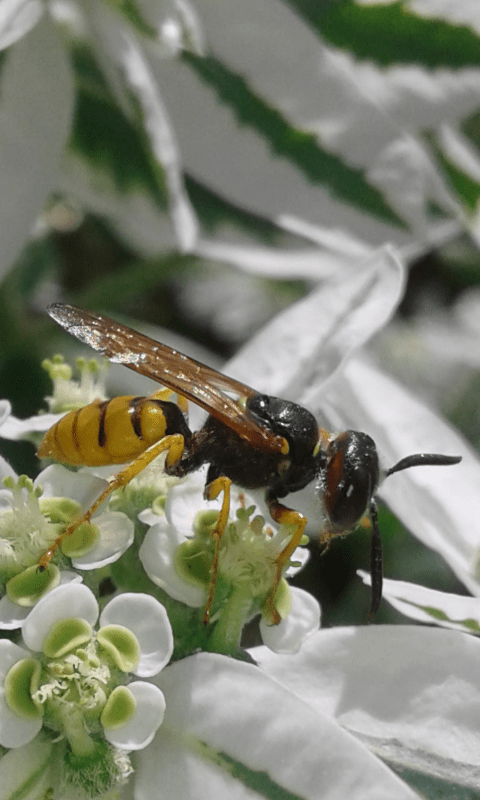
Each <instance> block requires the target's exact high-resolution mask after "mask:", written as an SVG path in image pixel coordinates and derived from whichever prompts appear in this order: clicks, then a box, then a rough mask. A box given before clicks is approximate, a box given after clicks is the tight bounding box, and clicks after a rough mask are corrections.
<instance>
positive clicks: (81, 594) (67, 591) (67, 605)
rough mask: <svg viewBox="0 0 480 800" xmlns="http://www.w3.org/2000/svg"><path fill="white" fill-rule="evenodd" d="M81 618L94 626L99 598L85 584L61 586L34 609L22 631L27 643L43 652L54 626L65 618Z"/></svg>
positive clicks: (33, 648)
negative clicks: (45, 642)
mask: <svg viewBox="0 0 480 800" xmlns="http://www.w3.org/2000/svg"><path fill="white" fill-rule="evenodd" d="M69 617H80V618H81V619H84V620H86V621H87V622H88V623H89V624H90V625H94V624H95V622H96V621H97V617H98V603H97V601H96V599H95V595H94V594H93V592H91V591H90V589H88V588H87V587H86V586H84V585H83V584H82V583H68V584H67V585H66V586H57V587H56V589H52V591H51V592H48V594H46V595H45V597H42V598H41V600H39V601H38V603H37V604H36V606H34V608H32V610H31V611H30V614H29V615H28V617H27V619H26V620H25V622H24V624H23V628H22V633H23V638H24V640H25V644H26V645H27V646H28V647H30V648H31V649H32V650H37V651H40V650H41V649H42V645H43V640H44V638H45V636H46V634H47V633H48V631H49V630H50V628H51V626H52V625H53V624H54V623H55V622H58V621H59V620H61V619H67V618H69Z"/></svg>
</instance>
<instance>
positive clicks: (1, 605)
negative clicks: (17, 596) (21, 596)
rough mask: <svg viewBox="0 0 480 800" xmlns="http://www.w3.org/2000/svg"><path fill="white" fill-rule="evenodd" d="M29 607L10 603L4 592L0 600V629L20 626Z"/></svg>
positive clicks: (12, 628)
mask: <svg viewBox="0 0 480 800" xmlns="http://www.w3.org/2000/svg"><path fill="white" fill-rule="evenodd" d="M30 611H31V609H30V608H24V607H22V606H19V605H18V603H12V601H11V600H10V598H9V596H8V595H6V594H4V595H3V597H2V599H1V600H0V630H4V631H7V630H15V629H16V628H21V627H22V625H23V623H24V621H25V619H26V618H27V617H28V615H29V613H30Z"/></svg>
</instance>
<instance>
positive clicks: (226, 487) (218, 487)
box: [203, 475, 232, 624]
mask: <svg viewBox="0 0 480 800" xmlns="http://www.w3.org/2000/svg"><path fill="white" fill-rule="evenodd" d="M231 485H232V481H231V480H230V478H227V477H225V475H220V477H218V478H215V480H214V481H212V482H211V483H209V484H207V486H206V487H205V497H206V499H207V500H215V499H216V498H217V497H218V495H219V494H220V492H223V500H222V507H221V509H220V513H219V515H218V519H217V523H216V525H215V529H214V531H213V534H212V535H213V537H214V539H215V553H214V556H213V564H212V571H211V578H210V586H209V589H208V597H207V603H206V605H205V611H204V612H203V622H204V623H205V624H206V623H207V622H208V621H209V619H210V611H211V609H212V603H213V598H214V596H215V587H216V585H217V574H218V559H219V555H220V543H221V540H222V536H223V533H224V531H225V528H226V525H227V522H228V514H229V512H230V487H231Z"/></svg>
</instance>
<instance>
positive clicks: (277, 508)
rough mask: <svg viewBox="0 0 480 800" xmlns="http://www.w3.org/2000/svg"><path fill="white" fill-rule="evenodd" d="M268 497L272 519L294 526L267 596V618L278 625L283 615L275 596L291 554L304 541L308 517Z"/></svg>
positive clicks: (279, 558)
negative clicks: (278, 609)
mask: <svg viewBox="0 0 480 800" xmlns="http://www.w3.org/2000/svg"><path fill="white" fill-rule="evenodd" d="M266 499H267V505H268V510H269V511H270V515H271V517H272V519H273V520H274V521H275V522H277V523H278V524H279V525H291V526H292V528H293V533H292V536H291V539H290V541H289V542H288V544H287V545H286V546H285V547H284V548H283V550H282V551H281V552H280V553H279V554H278V556H277V558H276V561H275V576H274V579H273V586H272V588H271V591H270V593H269V595H268V597H267V601H266V606H265V609H266V616H267V619H268V620H269V621H270V622H271V623H272V624H273V625H278V624H279V622H281V617H280V614H279V613H278V611H277V609H276V607H275V596H276V594H277V589H278V587H279V584H280V581H281V580H282V576H283V572H284V569H285V567H286V565H287V564H288V561H289V560H290V556H291V555H292V554H293V553H294V552H295V550H296V549H297V547H298V545H299V544H300V542H301V541H302V537H303V534H304V532H305V526H306V524H307V518H306V517H305V516H304V515H303V514H301V513H300V512H299V511H294V510H293V509H292V508H288V507H287V506H284V505H283V504H282V503H279V502H278V500H277V499H276V498H272V497H268V496H267V498H266Z"/></svg>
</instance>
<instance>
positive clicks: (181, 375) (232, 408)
mask: <svg viewBox="0 0 480 800" xmlns="http://www.w3.org/2000/svg"><path fill="white" fill-rule="evenodd" d="M47 311H48V313H49V314H50V316H51V317H52V318H53V319H54V320H55V321H56V322H58V324H59V325H61V326H62V327H63V328H65V330H66V331H68V333H71V334H72V336H75V337H76V338H77V339H79V340H80V341H81V342H83V343H84V344H87V345H89V347H91V348H93V350H96V351H98V352H99V353H102V354H103V355H104V356H106V358H108V359H110V361H113V362H114V363H116V364H124V365H125V366H126V367H129V369H133V370H135V372H139V373H140V374H142V375H146V376H147V377H148V378H153V379H154V380H156V381H158V382H159V383H161V384H162V385H164V386H167V387H168V388H169V389H173V391H175V392H179V393H180V394H181V395H183V396H184V397H186V398H187V399H188V400H191V401H192V402H193V403H195V404H196V405H198V406H200V407H201V408H203V409H205V411H208V413H209V414H211V415H212V417H215V418H216V419H218V420H220V421H221V422H223V423H224V424H225V425H227V426H228V427H230V428H232V429H233V430H234V431H235V432H236V433H238V435H239V436H241V437H242V438H243V439H245V440H246V441H248V442H250V443H251V444H253V445H256V446H257V447H260V448H261V449H263V450H270V451H272V452H279V451H280V450H281V449H282V446H283V444H284V442H283V439H282V437H280V436H276V435H275V434H273V433H272V432H271V431H269V430H267V429H266V428H263V427H262V426H260V425H257V423H256V422H255V420H254V419H253V418H252V417H251V416H250V415H249V414H248V413H247V412H246V411H245V409H244V408H243V407H242V406H241V405H240V404H239V403H238V402H237V401H236V400H234V399H233V398H231V397H228V395H227V394H225V392H232V393H233V394H236V395H238V396H239V397H252V396H253V395H255V394H257V392H256V391H255V390H254V389H252V388H251V387H250V386H246V385H245V384H243V383H240V382H239V381H236V380H234V379H233V378H229V377H227V376H226V375H222V373H221V372H217V371H216V370H215V369H212V368H211V367H207V366H206V365H205V364H202V363H201V362H200V361H196V360H195V359H193V358H190V357H189V356H186V355H184V354H183V353H179V352H178V350H174V349H173V348H171V347H168V345H166V344H161V343H160V342H156V341H155V340H154V339H150V338H149V337H148V336H144V335H143V334H141V333H138V331H135V330H133V328H128V327H127V326H126V325H121V324H120V323H119V322H115V321H114V320H112V319H109V318H108V317H103V316H100V314H92V313H90V312H88V311H83V310H82V309H80V308H76V307H75V306H71V305H67V304H64V303H54V304H53V305H50V306H48V308H47Z"/></svg>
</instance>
